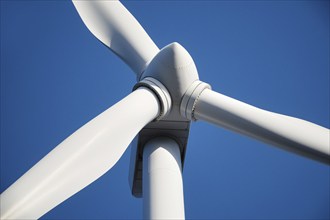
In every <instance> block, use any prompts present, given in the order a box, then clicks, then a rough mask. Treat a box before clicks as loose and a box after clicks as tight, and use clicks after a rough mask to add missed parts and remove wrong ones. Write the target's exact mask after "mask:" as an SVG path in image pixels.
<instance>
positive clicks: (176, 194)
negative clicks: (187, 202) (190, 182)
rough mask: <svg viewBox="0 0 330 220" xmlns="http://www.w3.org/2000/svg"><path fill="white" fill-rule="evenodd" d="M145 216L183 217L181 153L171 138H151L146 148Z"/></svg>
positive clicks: (144, 177)
mask: <svg viewBox="0 0 330 220" xmlns="http://www.w3.org/2000/svg"><path fill="white" fill-rule="evenodd" d="M143 214H144V219H184V218H185V215H184V199H183V183H182V168H181V155H180V150H179V146H178V144H177V143H176V142H175V141H174V140H172V139H170V138H166V137H164V138H161V137H159V138H155V139H152V140H150V141H149V142H148V143H147V144H146V145H145V148H144V152H143Z"/></svg>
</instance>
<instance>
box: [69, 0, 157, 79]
mask: <svg viewBox="0 0 330 220" xmlns="http://www.w3.org/2000/svg"><path fill="white" fill-rule="evenodd" d="M73 4H74V6H75V7H76V9H77V11H78V13H79V15H80V17H81V19H82V20H83V22H84V23H85V25H86V26H87V28H88V29H89V30H90V31H91V32H92V33H93V34H94V35H95V37H96V38H98V39H99V40H100V41H101V42H102V43H103V44H105V45H106V46H108V47H109V48H110V49H111V50H112V51H113V52H114V53H115V54H117V55H118V56H119V57H120V58H121V59H122V60H123V61H124V62H125V63H126V64H128V65H129V66H130V67H131V68H132V69H133V71H134V72H135V73H136V74H137V76H140V74H141V73H142V72H143V71H144V69H145V68H146V66H147V64H148V63H149V62H150V61H151V59H152V58H153V57H154V56H155V55H156V54H157V53H158V51H159V49H158V47H157V46H156V45H155V43H154V42H153V41H152V40H151V38H150V37H149V35H148V34H147V33H146V32H145V30H144V29H143V27H142V26H141V25H140V24H139V22H138V21H137V20H136V19H135V18H134V16H133V15H132V14H131V13H130V12H129V11H128V10H127V9H126V8H125V7H124V6H123V5H122V4H121V3H120V2H119V1H117V0H111V1H104V0H103V1H97V0H95V1H79V0H73Z"/></svg>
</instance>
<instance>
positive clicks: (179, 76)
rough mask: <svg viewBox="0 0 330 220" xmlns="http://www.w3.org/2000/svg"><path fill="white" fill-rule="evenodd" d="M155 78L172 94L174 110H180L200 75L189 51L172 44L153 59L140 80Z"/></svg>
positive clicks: (177, 44)
mask: <svg viewBox="0 0 330 220" xmlns="http://www.w3.org/2000/svg"><path fill="white" fill-rule="evenodd" d="M145 77H153V78H155V79H157V80H158V81H160V82H161V83H162V84H164V85H165V87H166V88H167V90H168V91H169V92H170V95H171V98H172V103H173V108H174V109H178V108H179V105H180V102H181V99H182V97H183V95H184V93H185V92H186V91H187V89H188V88H189V86H190V85H191V84H192V83H193V82H194V81H196V80H198V73H197V69H196V66H195V63H194V60H193V59H192V58H191V56H190V54H189V53H188V51H187V50H186V49H185V48H184V47H183V46H181V45H180V44H179V43H171V44H169V45H167V46H166V47H164V48H163V49H161V50H160V51H159V53H158V54H157V55H156V56H155V57H154V58H153V60H152V61H151V62H150V64H149V66H148V67H147V69H146V70H145V72H144V73H143V74H142V76H141V78H140V79H143V78H145Z"/></svg>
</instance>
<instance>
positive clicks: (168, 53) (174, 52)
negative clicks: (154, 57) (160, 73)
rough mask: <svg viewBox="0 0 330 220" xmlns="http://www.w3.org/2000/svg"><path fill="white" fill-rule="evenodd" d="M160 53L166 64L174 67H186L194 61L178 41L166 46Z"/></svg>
mask: <svg viewBox="0 0 330 220" xmlns="http://www.w3.org/2000/svg"><path fill="white" fill-rule="evenodd" d="M160 55H162V61H163V62H164V64H166V65H167V66H168V67H170V68H173V69H179V68H184V67H185V66H188V65H190V64H191V63H193V62H194V61H193V59H192V58H191V56H190V54H189V53H188V51H187V50H186V49H185V48H184V47H183V46H181V44H179V43H177V42H174V43H171V44H169V45H167V46H166V47H164V48H163V50H162V53H161V54H160Z"/></svg>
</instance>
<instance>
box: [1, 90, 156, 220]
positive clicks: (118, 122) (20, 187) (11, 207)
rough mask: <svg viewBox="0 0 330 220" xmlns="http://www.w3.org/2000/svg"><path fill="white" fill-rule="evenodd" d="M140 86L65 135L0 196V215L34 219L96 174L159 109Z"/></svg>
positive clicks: (66, 197) (154, 116) (103, 171)
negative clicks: (71, 132) (65, 137)
mask: <svg viewBox="0 0 330 220" xmlns="http://www.w3.org/2000/svg"><path fill="white" fill-rule="evenodd" d="M159 112H160V110H159V104H158V99H157V97H156V96H155V95H154V93H153V92H151V91H150V90H148V89H146V88H144V87H141V88H139V89H137V90H136V91H134V92H133V93H131V94H130V95H128V96H127V97H126V98H124V99H123V100H121V101H120V102H118V103H117V104H115V105H114V106H112V107H111V108H109V109H108V110H106V111H104V112H103V113H102V114H100V115H99V116H97V117H96V118H94V119H93V120H91V121H90V122H88V123H87V124H86V125H84V126H83V127H81V128H80V129H79V130H77V131H76V132H75V133H73V134H72V135H71V136H70V137H68V138H67V139H65V140H64V141H63V142H62V143H61V144H59V145H58V146H57V147H56V148H55V149H54V150H52V151H51V152H50V153H49V154H47V155H46V156H45V157H44V158H43V159H41V160H40V161H39V162H38V163H37V164H36V165H34V166H33V167H32V168H31V169H30V170H29V171H27V172H26V173H25V174H24V175H23V176H22V177H21V178H19V179H18V180H17V181H16V182H15V183H13V184H12V185H11V186H10V187H9V188H8V189H7V190H5V191H4V192H3V193H2V194H1V196H0V203H1V209H0V212H1V219H37V218H40V217H41V216H42V215H44V214H45V213H47V212H48V211H49V210H51V209H52V208H54V207H55V206H57V205H58V204H60V203H61V202H63V201H64V200H66V199H68V198H69V197H71V196H72V195H74V194H75V193H77V192H78V191H80V190H81V189H83V188H84V187H86V186H87V185H89V184H91V183H92V182H93V181H95V180H96V179H98V178H99V177H100V176H101V175H103V174H104V173H106V172H107V171H108V170H109V169H110V168H111V167H112V166H113V165H114V164H115V163H116V162H117V161H118V160H119V158H120V157H121V156H122V154H123V153H124V151H125V150H126V148H127V146H128V145H129V144H130V142H131V141H132V139H133V138H134V137H135V135H136V134H137V133H138V132H139V131H140V129H142V128H143V127H144V126H145V125H146V124H147V123H149V122H150V121H151V120H153V119H154V118H156V117H157V116H158V114H159Z"/></svg>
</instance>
